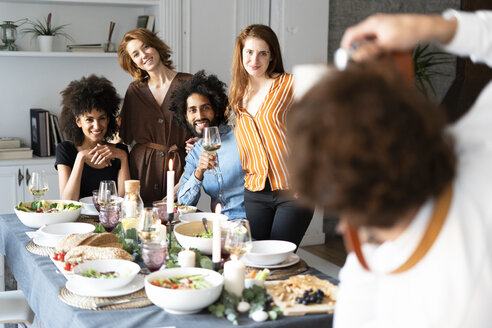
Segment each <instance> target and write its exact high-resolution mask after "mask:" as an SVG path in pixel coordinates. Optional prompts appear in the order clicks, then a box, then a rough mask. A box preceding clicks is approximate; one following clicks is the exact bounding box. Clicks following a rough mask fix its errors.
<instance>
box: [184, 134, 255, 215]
mask: <svg viewBox="0 0 492 328" xmlns="http://www.w3.org/2000/svg"><path fill="white" fill-rule="evenodd" d="M219 133H220V139H221V144H222V145H221V147H220V149H219V150H218V151H217V162H218V164H219V167H218V168H217V167H216V168H215V169H216V170H220V172H221V173H217V174H216V175H214V174H210V170H207V171H205V172H204V174H203V181H200V180H198V179H197V178H196V177H195V169H196V168H197V166H198V161H199V159H200V155H201V154H202V153H203V152H204V151H205V150H204V149H203V147H202V140H199V141H198V142H196V143H195V146H194V147H193V149H192V150H191V151H190V152H189V153H188V155H186V165H185V168H184V170H185V171H184V173H183V175H182V177H181V186H180V187H179V190H178V202H180V203H182V204H183V205H196V204H197V203H198V200H199V199H200V192H201V187H203V190H205V192H206V193H207V194H208V195H209V196H210V198H211V199H212V202H211V210H213V209H215V205H216V204H217V203H221V205H222V214H224V215H226V216H227V217H228V218H229V219H232V218H245V217H246V210H245V209H244V172H243V169H242V166H241V160H240V159H239V150H238V148H237V143H236V138H235V137H234V130H233V129H232V128H231V127H230V126H228V125H225V124H221V125H220V126H219Z"/></svg>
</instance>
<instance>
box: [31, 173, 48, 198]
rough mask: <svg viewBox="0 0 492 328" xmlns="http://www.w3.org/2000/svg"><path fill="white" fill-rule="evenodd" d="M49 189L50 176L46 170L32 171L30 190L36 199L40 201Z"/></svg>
mask: <svg viewBox="0 0 492 328" xmlns="http://www.w3.org/2000/svg"><path fill="white" fill-rule="evenodd" d="M48 190H49V186H48V178H47V177H46V173H45V172H44V171H41V172H32V174H31V179H30V180H29V192H30V193H31V194H32V195H33V196H34V200H36V201H38V200H40V199H41V197H43V196H44V195H45V194H46V193H47V192H48Z"/></svg>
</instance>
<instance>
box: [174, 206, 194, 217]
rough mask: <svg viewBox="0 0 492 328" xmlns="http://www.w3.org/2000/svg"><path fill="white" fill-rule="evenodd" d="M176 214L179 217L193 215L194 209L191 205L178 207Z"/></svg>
mask: <svg viewBox="0 0 492 328" xmlns="http://www.w3.org/2000/svg"><path fill="white" fill-rule="evenodd" d="M178 212H179V214H180V215H183V214H187V213H195V212H196V207H195V206H191V205H179V206H178Z"/></svg>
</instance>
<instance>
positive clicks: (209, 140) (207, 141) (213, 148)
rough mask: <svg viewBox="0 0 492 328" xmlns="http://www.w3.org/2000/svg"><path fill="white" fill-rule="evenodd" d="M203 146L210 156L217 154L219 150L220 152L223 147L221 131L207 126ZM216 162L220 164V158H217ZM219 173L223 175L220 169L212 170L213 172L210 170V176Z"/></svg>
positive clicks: (204, 130)
mask: <svg viewBox="0 0 492 328" xmlns="http://www.w3.org/2000/svg"><path fill="white" fill-rule="evenodd" d="M202 146H203V149H205V150H206V151H207V152H208V153H209V154H212V155H215V154H217V150H219V149H220V146H221V141H220V134H219V129H218V128H217V127H216V126H207V127H205V128H204V129H203V140H202ZM216 161H217V163H218V161H219V159H218V157H217V158H216ZM218 173H221V172H220V170H219V169H218V168H217V169H215V168H212V170H210V174H218Z"/></svg>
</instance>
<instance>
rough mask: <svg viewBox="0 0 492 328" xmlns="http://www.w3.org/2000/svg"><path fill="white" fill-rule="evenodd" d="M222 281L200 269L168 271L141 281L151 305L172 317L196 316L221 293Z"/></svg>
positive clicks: (157, 273) (217, 274)
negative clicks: (180, 315)
mask: <svg viewBox="0 0 492 328" xmlns="http://www.w3.org/2000/svg"><path fill="white" fill-rule="evenodd" d="M223 285H224V277H222V275H221V274H219V273H217V272H215V271H213V270H208V269H203V268H172V269H163V270H160V271H156V272H153V273H151V274H150V275H148V276H147V277H145V292H146V293H147V297H148V298H149V299H150V301H151V302H152V303H154V304H155V305H157V306H158V307H160V308H162V309H164V310H165V311H166V312H169V313H172V314H190V313H196V312H200V311H201V310H202V309H204V308H206V307H208V306H209V305H211V304H212V303H214V302H215V301H216V300H217V299H218V298H219V296H220V293H221V292H222V286H223Z"/></svg>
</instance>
